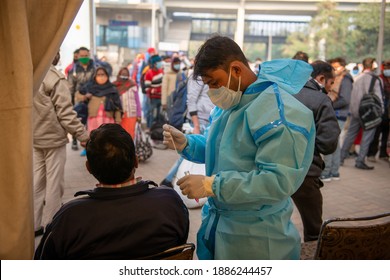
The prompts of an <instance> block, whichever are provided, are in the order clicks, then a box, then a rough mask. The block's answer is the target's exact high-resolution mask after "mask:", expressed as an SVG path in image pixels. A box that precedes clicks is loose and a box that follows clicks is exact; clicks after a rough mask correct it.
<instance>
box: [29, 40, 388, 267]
mask: <svg viewBox="0 0 390 280" xmlns="http://www.w3.org/2000/svg"><path fill="white" fill-rule="evenodd" d="M308 59H309V57H308V55H307V54H306V53H304V52H298V53H297V55H296V56H294V58H293V59H280V60H273V61H265V62H261V63H260V62H259V65H258V66H257V69H256V73H255V71H253V69H252V68H251V66H250V65H249V63H248V60H247V58H246V57H245V54H244V53H243V51H242V50H241V49H240V47H239V46H238V45H237V44H236V43H235V42H234V41H233V40H232V39H230V38H228V37H223V36H214V37H212V38H210V39H208V40H207V41H206V42H205V43H204V44H203V45H202V47H201V48H200V49H199V52H198V54H197V55H196V57H195V60H194V61H195V62H194V64H193V65H192V66H191V67H188V65H184V66H183V63H184V60H183V59H181V58H179V57H178V55H176V54H175V55H174V56H172V57H162V56H160V55H158V53H157V52H156V50H155V49H154V48H149V49H148V50H147V52H146V53H145V54H139V55H137V58H136V60H135V61H134V63H133V64H131V69H130V70H129V68H128V67H123V68H121V69H120V70H119V71H118V73H117V76H116V79H115V81H114V82H112V83H111V81H110V77H111V74H110V73H109V71H110V70H109V69H107V67H105V66H104V65H105V64H98V63H96V62H95V60H96V59H95V60H93V59H91V58H90V54H89V50H88V49H86V48H83V47H82V48H80V49H78V50H77V51H75V52H74V61H73V62H72V64H71V65H69V67H67V75H68V76H67V77H68V81H69V83H70V87H69V88H64V87H50V85H51V84H52V81H53V82H54V80H56V81H57V80H59V81H60V84H64V83H66V80H65V78H64V76H61V75H62V74H61V75H60V74H55V69H51V70H50V71H51V72H50V71H49V73H48V74H47V77H46V78H45V80H44V83H43V84H42V87H41V89H40V92H41V93H42V96H45V94H46V95H47V96H49V97H51V98H54V97H55V96H56V94H60V93H58V92H59V91H61V95H67V97H66V98H65V99H66V104H64V105H63V106H64V108H66V109H64V110H60V111H59V112H57V111H56V109H50V108H49V107H47V108H49V109H50V110H54V111H55V112H56V114H57V115H56V116H55V115H53V116H55V117H56V119H57V120H58V122H59V125H60V126H61V127H62V129H61V133H62V134H64V133H65V134H66V133H67V132H68V133H70V134H72V135H73V141H72V149H74V150H76V149H78V144H77V140H79V141H80V143H81V146H85V147H86V149H85V150H83V152H82V154H84V155H86V157H87V164H86V166H87V170H88V172H90V173H91V174H92V175H93V176H94V177H95V178H96V179H97V181H98V182H99V183H98V185H97V188H95V189H93V190H90V191H82V192H79V193H77V194H76V195H77V196H82V197H81V198H77V199H75V200H73V201H71V202H69V203H67V204H65V205H63V206H62V207H61V197H62V193H63V177H64V176H63V169H64V162H65V160H66V156H64V155H63V153H64V152H65V149H64V146H65V144H66V143H67V142H66V141H67V140H64V139H62V140H63V141H62V140H61V141H59V142H58V143H59V145H57V146H56V147H52V148H50V149H49V150H53V151H54V150H55V151H57V150H58V151H59V150H61V151H59V153H61V155H58V156H54V157H52V158H50V157H49V156H47V157H46V156H45V153H46V151H45V149H46V147H43V146H42V145H41V146H39V144H38V143H42V142H41V141H42V140H41V139H42V135H43V132H40V130H39V129H36V131H35V132H34V144H35V143H37V145H34V159H35V157H36V158H37V160H36V161H35V162H34V178H36V180H34V200H35V206H34V207H35V216H36V217H35V233H36V236H37V235H42V234H43V238H42V240H41V242H40V244H39V246H38V249H37V251H36V253H35V258H36V259H137V258H142V257H145V256H148V255H152V254H155V253H158V252H160V251H162V250H165V249H168V248H170V247H173V246H176V245H180V244H184V243H185V242H186V240H187V237H188V227H189V218H188V209H187V208H186V206H185V205H184V204H183V202H182V201H181V199H180V197H179V196H178V195H177V194H176V193H175V191H174V190H173V189H172V177H173V175H174V173H175V172H176V171H177V168H178V165H180V163H181V161H182V160H183V159H186V160H190V161H193V162H196V163H203V164H205V170H206V172H205V174H204V175H194V174H188V175H186V176H184V177H182V178H181V179H179V180H178V182H177V184H178V186H179V187H180V190H181V192H182V194H184V195H186V196H188V198H190V199H200V198H207V202H206V204H205V205H204V206H203V208H202V224H201V227H200V229H199V231H198V239H197V256H198V258H199V259H221V260H222V259H299V257H300V248H301V239H300V236H299V233H298V231H297V229H296V227H295V226H294V224H293V223H292V221H291V215H292V211H293V203H295V205H296V206H297V208H298V210H299V212H300V214H301V217H302V220H303V226H304V241H310V240H316V239H317V238H318V234H319V229H320V226H321V224H322V203H323V201H322V195H321V192H320V188H321V187H322V186H323V185H324V184H323V182H330V181H332V180H339V179H340V177H341V176H340V171H339V168H340V165H342V164H343V161H344V159H345V158H346V157H348V156H349V155H350V149H351V146H352V144H353V142H354V140H355V138H356V135H357V133H358V132H359V129H361V124H360V122H359V116H358V115H357V113H356V110H357V109H358V106H359V105H358V104H359V102H360V99H361V98H362V95H363V94H364V93H365V92H366V91H367V90H368V84H369V81H368V80H371V77H372V76H373V75H374V74H373V70H374V59H371V58H367V59H365V60H364V61H363V66H364V70H363V72H362V73H361V74H359V75H355V73H354V77H352V75H350V74H349V72H348V71H347V69H346V68H345V66H346V62H345V60H344V59H343V58H334V59H330V60H328V62H324V61H315V62H313V63H311V64H309V61H308ZM106 63H107V62H106ZM53 65H54V61H53ZM52 68H54V66H53V67H52ZM189 68H192V69H190V71H188V69H189ZM111 71H112V68H111ZM50 73H52V74H50ZM53 73H54V74H55V75H53ZM49 75H52V76H53V77H52V78H50V76H49ZM183 80H184V81H186V86H187V92H188V93H187V94H188V95H187V107H188V110H187V113H186V115H187V119H188V121H189V123H190V124H191V125H192V127H193V133H192V134H186V133H184V132H183V131H182V130H180V129H177V128H175V127H173V126H171V125H169V124H165V125H164V126H163V128H162V130H163V133H162V134H163V143H164V145H165V146H166V147H167V148H170V149H174V150H176V151H177V152H178V153H179V154H180V156H181V157H180V159H179V160H178V161H177V162H176V163H175V165H174V166H173V167H172V169H171V171H170V172H169V174H167V176H166V178H162V179H164V180H162V182H161V184H160V186H157V184H155V183H154V182H151V181H145V180H142V179H141V178H137V177H136V176H135V169H136V168H137V166H138V160H137V156H136V152H135V150H136V149H135V145H136V144H137V143H134V140H133V139H134V138H135V130H136V127H137V122H138V123H144V126H146V130H148V129H150V128H151V127H152V124H153V123H154V122H155V121H156V119H157V118H159V116H160V114H161V112H162V111H164V110H167V109H168V105H169V104H168V103H169V98H170V95H171V94H172V92H174V90H175V89H176V88H177V87H178V84H179V83H180V82H182V81H183ZM389 85H390V61H385V62H384V63H383V70H382V74H381V76H380V79H378V82H377V83H376V84H375V87H374V91H375V94H377V95H378V96H380V98H381V100H382V101H383V103H382V106H383V121H382V123H381V125H380V126H378V127H376V128H372V129H371V130H369V131H364V130H363V138H362V142H361V144H360V152H359V155H358V157H357V159H356V165H355V167H356V168H358V169H362V170H372V169H373V167H371V166H368V165H367V164H366V163H365V159H366V158H367V155H368V156H370V157H372V156H376V154H377V153H378V152H379V158H383V159H388V157H389V156H388V154H387V139H388V138H387V137H388V134H389V116H388V114H389V108H388V106H389V94H390V91H389V88H390V86H389ZM51 91H53V92H54V93H53V94H50V92H51ZM55 92H57V93H55ZM141 96H142V98H141ZM35 98H38V97H35ZM45 98H48V97H45ZM65 99H59V100H62V101H63V102H64V103H65V101H64V100H65ZM141 99H142V100H143V102H141ZM34 102H35V100H34ZM36 103H37V110H36V117H35V118H37V119H38V116H39V115H40V111H42V110H41V109H39V108H40V106H41V107H44V106H48V104H47V103H48V102H43V104H39V100H37V102H36ZM41 103H42V102H41ZM72 103H73V105H75V107H74V108H76V106H77V108H80V107H83V108H84V109H85V110H86V111H82V110H79V109H78V111H77V113H78V118H77V117H76V112H74V111H72V110H71V109H72V106H73V105H72ZM80 104H83V106H78V105H80ZM34 106H35V103H34ZM62 112H64V113H66V114H63V113H62ZM83 112H84V113H85V112H86V116H85V121H84V122H81V119H82V117H83V116H82V115H83ZM53 119H54V117H53ZM167 121H169V120H167ZM343 130H344V132H343V133H344V135H346V136H345V140H344V139H343V136H342V135H343V133H341V135H340V132H341V131H343ZM62 134H61V135H62ZM339 135H340V136H339ZM380 135H382V136H380ZM62 138H64V137H62ZM379 139H380V140H379ZM47 152H48V153H49V154H50V152H51V151H47ZM45 157H46V159H44V158H45ZM38 159H39V160H38ZM43 159H44V160H47V162H50V161H53V160H54V161H59V162H61V165H60V169H61V170H59V171H56V172H57V173H55V174H60V176H58V178H57V181H49V178H51V177H53V176H52V175H50V174H46V175H45V174H44V172H42V168H40V166H42V161H43ZM60 159H61V160H60ZM46 164H48V163H46ZM43 176H47V178H48V179H44V178H43ZM55 176H57V175H55ZM45 180H47V183H46V185H47V186H45V185H44V184H43V182H44V181H45ZM49 182H50V183H49ZM49 185H50V186H49ZM44 202H45V203H44ZM43 205H45V207H48V208H49V207H50V214H49V220H48V221H42V208H43ZM157 207H158V208H159V209H158V211H157V212H158V215H156V211H155V210H156V209H157ZM57 211H58V212H57ZM138 211H139V212H138ZM91 213H93V215H92V214H91ZM111 213H120V214H115V215H111ZM121 213H126V214H121ZM138 213H142V215H139V214H138ZM113 216H114V217H115V218H114V219H112V217H113ZM172 217H175V218H172ZM82 221H88V223H85V222H82ZM108 221H109V223H107V222H108ZM102 223H104V224H105V226H104V227H100V226H99V225H100V224H102ZM69 224H72V229H71V228H69V226H68V225H69ZM80 236H84V238H82V240H81V239H80V238H81V237H80ZM140 245H142V246H140ZM91 246H94V248H95V249H94V250H90V248H91ZM146 247H147V248H146Z"/></svg>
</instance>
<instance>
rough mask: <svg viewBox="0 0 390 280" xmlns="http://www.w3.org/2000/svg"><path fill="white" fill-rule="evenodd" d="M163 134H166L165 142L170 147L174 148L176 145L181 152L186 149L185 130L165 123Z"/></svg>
mask: <svg viewBox="0 0 390 280" xmlns="http://www.w3.org/2000/svg"><path fill="white" fill-rule="evenodd" d="M163 130H164V132H163V135H164V140H163V143H164V144H165V145H167V146H168V148H170V149H172V150H174V149H175V146H176V149H177V151H178V152H181V151H183V150H184V148H185V147H186V145H187V138H186V136H185V135H184V133H183V132H181V131H180V130H178V129H176V128H174V127H173V126H171V125H169V124H164V125H163ZM172 141H174V142H175V145H173V142H172Z"/></svg>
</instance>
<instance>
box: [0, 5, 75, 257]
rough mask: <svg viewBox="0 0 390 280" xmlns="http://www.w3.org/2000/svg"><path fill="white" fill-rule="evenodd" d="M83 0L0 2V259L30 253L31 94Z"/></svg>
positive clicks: (31, 237) (31, 241)
mask: <svg viewBox="0 0 390 280" xmlns="http://www.w3.org/2000/svg"><path fill="white" fill-rule="evenodd" d="M82 2H83V0H57V1H53V0H18V1H15V0H1V2H0V22H1V25H0V46H1V52H0V61H1V68H0V131H1V136H0V259H3V260H4V259H32V257H33V253H34V225H33V221H34V219H33V215H34V214H33V213H34V211H33V172H32V170H33V169H32V99H33V94H34V92H35V91H36V90H37V89H38V88H39V85H40V83H41V82H42V80H43V78H44V76H45V74H46V72H47V70H48V69H49V66H50V64H51V62H52V60H53V58H54V56H55V54H56V53H57V51H58V50H59V48H60V45H61V43H62V41H63V40H64V38H65V35H66V33H67V32H68V30H69V28H70V26H71V24H72V21H73V19H74V18H75V16H76V14H77V12H78V10H79V8H80V6H81V4H82Z"/></svg>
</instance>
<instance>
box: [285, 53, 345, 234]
mask: <svg viewBox="0 0 390 280" xmlns="http://www.w3.org/2000/svg"><path fill="white" fill-rule="evenodd" d="M311 65H312V66H313V72H312V74H311V76H312V78H311V79H310V80H309V81H308V82H307V83H306V84H305V86H304V87H303V88H302V90H301V91H300V92H299V93H298V94H295V95H294V97H295V98H296V99H298V100H299V101H300V102H302V103H303V104H304V105H305V106H306V107H308V108H309V109H310V110H312V111H313V117H314V122H315V125H316V138H315V146H314V156H313V161H312V163H311V165H310V169H309V171H308V173H307V175H306V177H305V180H304V181H303V183H302V185H301V186H300V187H299V189H298V190H297V191H296V192H295V193H294V194H293V195H292V199H293V201H294V203H295V205H296V206H297V208H298V211H299V213H300V215H301V218H302V222H303V234H304V241H305V242H306V241H312V240H317V239H318V235H319V233H320V228H321V225H322V194H321V191H320V188H321V187H322V186H323V183H322V182H321V180H320V178H319V177H320V176H321V172H322V170H323V169H324V166H325V164H324V161H323V160H322V158H321V154H324V155H327V154H331V153H333V152H334V151H335V150H336V147H337V143H338V137H339V134H340V128H339V125H338V123H337V119H336V114H335V112H334V110H333V107H332V101H331V100H330V98H329V97H328V96H327V91H328V90H330V88H331V85H332V83H333V81H334V72H333V68H332V66H331V65H330V64H329V63H327V62H323V61H319V60H318V61H315V62H313V63H312V64H311Z"/></svg>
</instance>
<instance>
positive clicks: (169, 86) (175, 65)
mask: <svg viewBox="0 0 390 280" xmlns="http://www.w3.org/2000/svg"><path fill="white" fill-rule="evenodd" d="M180 64H181V61H180V58H178V57H174V58H173V59H172V62H171V63H170V67H169V69H168V71H164V76H163V79H162V86H161V106H162V108H163V110H166V109H167V100H168V97H169V96H170V95H171V93H172V92H173V91H174V90H175V88H176V86H177V84H178V83H179V82H180V81H183V80H185V79H186V78H187V77H186V75H185V73H184V72H182V71H181V69H180Z"/></svg>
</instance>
